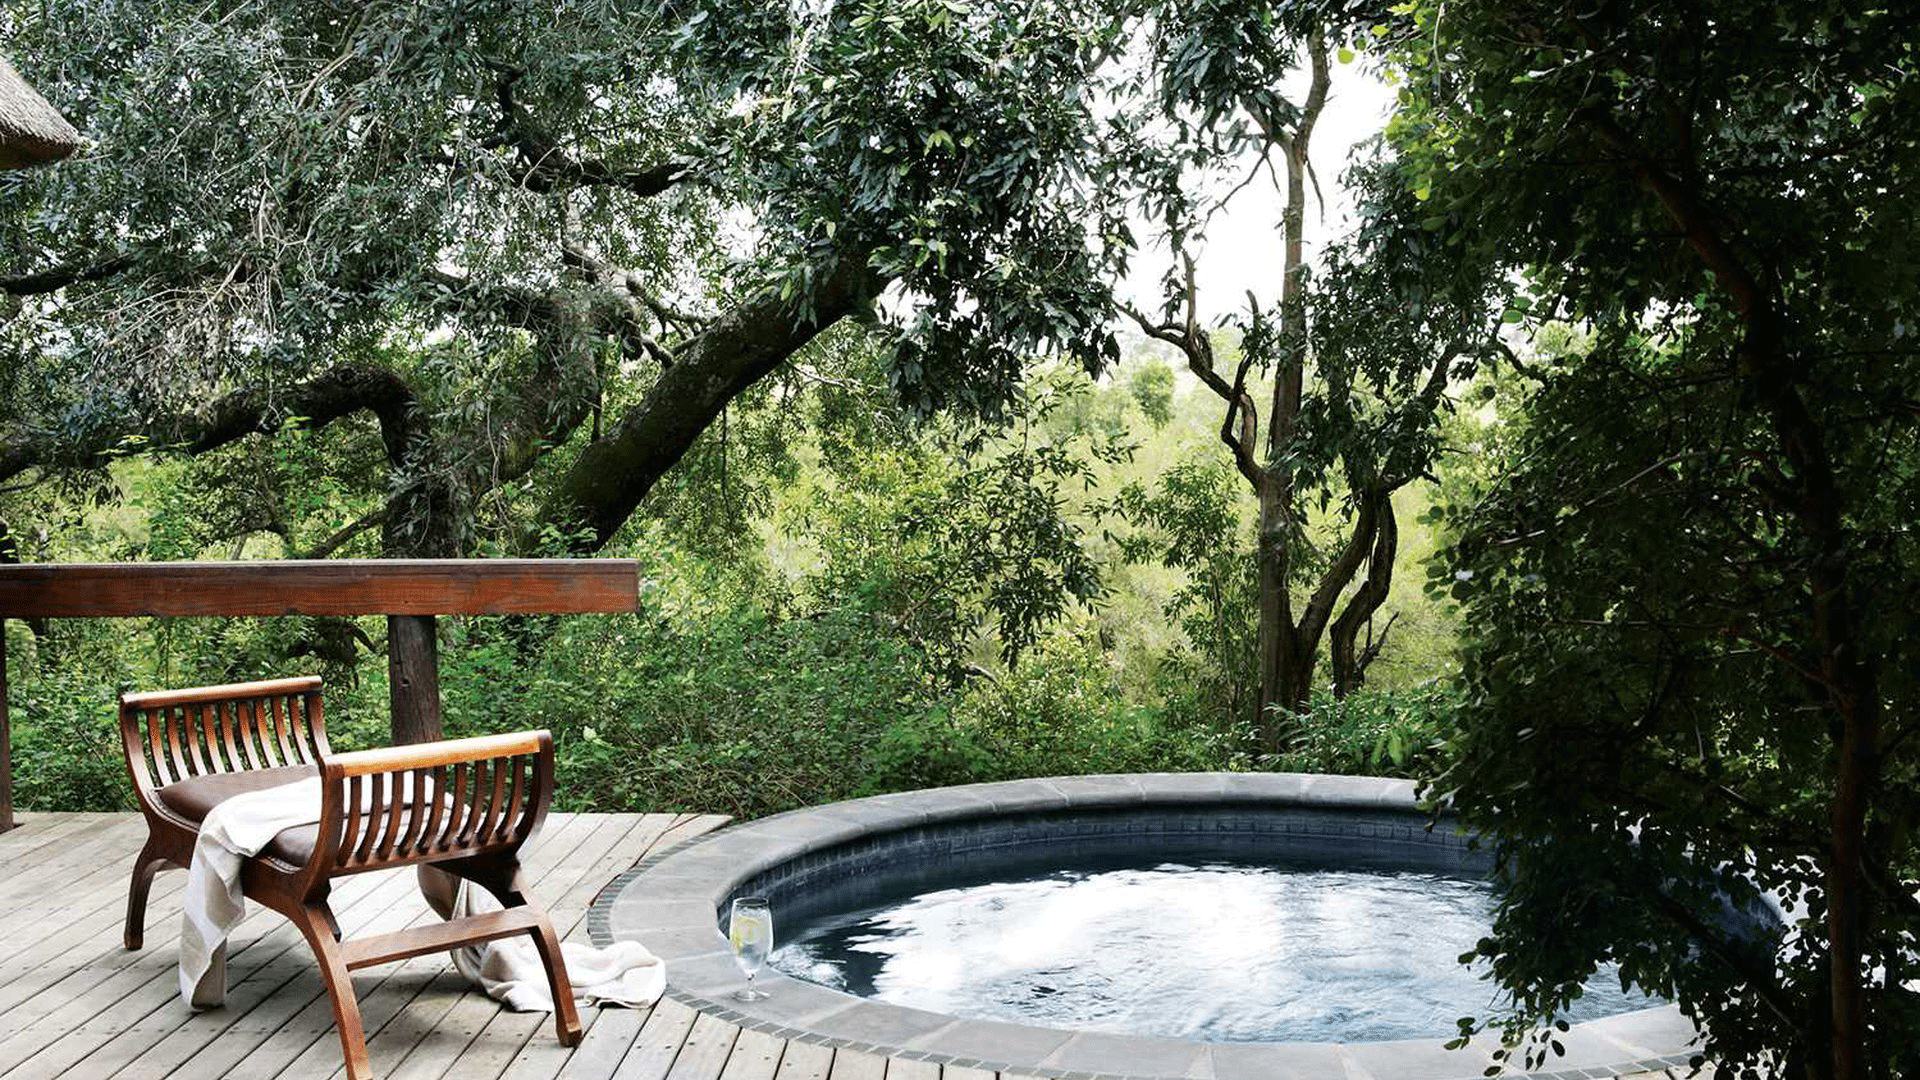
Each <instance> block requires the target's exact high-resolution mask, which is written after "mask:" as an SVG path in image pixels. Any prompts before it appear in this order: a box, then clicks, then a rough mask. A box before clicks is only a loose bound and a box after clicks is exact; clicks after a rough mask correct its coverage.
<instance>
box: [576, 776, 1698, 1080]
mask: <svg viewBox="0 0 1920 1080" xmlns="http://www.w3.org/2000/svg"><path fill="white" fill-rule="evenodd" d="M1207 808H1224V809H1226V810H1228V811H1229V813H1226V814H1224V815H1220V817H1221V820H1219V821H1217V822H1212V823H1207V822H1206V820H1205V818H1203V817H1202V816H1201V812H1202V811H1203V810H1206V809H1207ZM1149 809H1151V811H1152V812H1153V813H1152V815H1151V822H1150V823H1149V824H1148V825H1145V826H1142V825H1140V824H1137V822H1138V821H1141V820H1147V819H1148V818H1149V815H1147V814H1145V813H1142V812H1144V811H1147V810H1149ZM1128 811H1132V812H1133V814H1132V815H1131V816H1128V814H1127V812H1128ZM1086 814H1093V815H1096V816H1099V815H1104V816H1107V817H1109V818H1111V819H1112V820H1114V821H1120V822H1125V823H1128V824H1123V825H1119V826H1112V825H1109V826H1103V827H1102V829H1100V830H1094V831H1102V832H1105V833H1113V834H1116V835H1119V834H1124V835H1119V839H1120V840H1122V841H1126V840H1131V841H1133V842H1137V840H1138V834H1139V833H1140V832H1142V831H1147V832H1155V833H1158V832H1161V831H1162V827H1161V825H1160V824H1159V822H1161V821H1163V820H1164V821H1165V822H1167V823H1168V824H1166V825H1165V828H1166V829H1169V830H1178V829H1186V830H1194V829H1206V830H1209V831H1211V832H1213V833H1216V834H1230V833H1234V832H1244V831H1254V830H1258V831H1260V834H1261V835H1262V836H1263V837H1266V838H1267V839H1268V840H1276V839H1277V841H1278V842H1280V843H1282V844H1283V845H1285V844H1299V845H1305V846H1306V849H1308V850H1316V851H1317V850H1328V851H1338V852H1342V853H1345V852H1348V851H1355V852H1364V851H1366V850H1368V849H1369V847H1372V846H1378V847H1382V848H1385V849H1391V850H1393V851H1395V852H1400V853H1403V854H1404V853H1407V852H1418V853H1419V854H1418V857H1419V858H1421V859H1439V860H1442V861H1445V862H1448V863H1450V864H1452V865H1459V864H1460V863H1461V861H1462V860H1470V859H1472V858H1474V857H1475V856H1474V855H1473V854H1472V853H1470V852H1468V851H1467V845H1466V843H1465V842H1464V841H1463V840H1462V839H1461V838H1459V837H1456V836H1452V835H1451V834H1448V833H1446V831H1445V830H1443V829H1434V830H1431V831H1427V830H1425V829H1424V828H1422V827H1419V826H1420V825H1422V824H1423V822H1422V821H1420V820H1416V816H1418V817H1419V818H1424V815H1423V814H1422V812H1421V811H1420V810H1419V808H1418V807H1417V805H1416V803H1415V800H1414V794H1413V784H1412V783H1411V782H1410V781H1405V780H1387V779H1380V778H1375V777H1361V776H1309V775H1301V774H1290V773H1147V774H1131V775H1121V776H1084V777H1052V778H1047V779H1037V780H1014V781H1007V782H1002V783H994V784H972V785H967V786H964V787H953V788H934V789H929V790H926V791H915V792H904V793H899V794H892V795H880V796H875V797H873V798H868V799H856V800H852V801H849V802H841V803H830V804H827V805H823V806H816V807H809V808H806V809H802V810H795V811H791V812H788V813H785V814H778V815H775V816H773V817H767V818H761V819H759V820H757V821H751V822H746V823H743V824H739V825H734V826H730V827H728V828H724V829H721V830H719V831H716V832H713V833H709V834H707V835H706V836H702V837H697V838H694V839H692V840H689V841H686V842H684V843H682V844H680V845H678V846H676V847H674V848H671V849H669V850H667V851H664V852H662V853H660V854H658V855H656V856H653V857H651V858H649V859H647V860H645V861H644V862H641V863H639V864H638V865H636V866H634V867H633V868H632V869H631V870H628V871H626V872H625V873H623V874H621V875H620V876H618V877H616V878H614V879H613V881H612V882H611V883H609V884H608V886H607V887H606V889H604V890H603V891H602V892H601V894H600V896H599V897H598V898H597V899H596V900H595V901H594V904H593V907H592V909H591V910H590V911H589V913H588V918H587V926H588V931H589V933H590V934H591V936H592V938H593V940H594V941H595V942H596V943H598V944H601V945H605V944H608V943H610V942H612V941H614V940H616V939H620V938H632V939H636V940H639V941H640V942H642V943H643V944H645V945H646V946H647V947H648V948H649V949H651V950H652V951H653V952H655V953H656V954H658V955H660V956H661V957H662V958H663V959H665V961H666V963H667V972H668V986H667V994H668V996H670V997H672V998H674V999H675V1000H676V1001H680V1002H682V1003H684V1004H686V1005H688V1006H691V1007H692V1008H695V1009H698V1010H700V1011H702V1012H708V1013H712V1014H714V1015H715V1016H717V1017H719V1018H720V1019H723V1020H726V1021H728V1022H730V1023H733V1024H736V1025H738V1026H740V1027H743V1028H747V1029H749V1030H753V1031H760V1032H765V1033H767V1034H770V1035H774V1036H776V1037H779V1038H786V1039H799V1040H801V1041H804V1042H810V1043H817V1044H822V1045H827V1046H834V1047H841V1048H846V1049H853V1050H860V1051H866V1052H871V1053H878V1054H884V1055H887V1056H890V1057H898V1058H906V1059H909V1060H924V1061H935V1062H941V1063H945V1064H951V1065H961V1066H970V1067H973V1068H979V1069H990V1070H996V1071H1015V1072H1022V1073H1036V1074H1039V1075H1043V1076H1048V1077H1059V1078H1062V1080H1171V1078H1181V1080H1289V1078H1292V1077H1301V1078H1307V1077H1331V1078H1334V1080H1453V1078H1456V1077H1457V1078H1460V1080H1466V1078H1469V1077H1479V1076H1480V1075H1481V1072H1482V1070H1484V1069H1485V1068H1486V1067H1487V1066H1488V1065H1489V1064H1490V1058H1489V1057H1488V1056H1487V1055H1488V1053H1489V1051H1490V1050H1491V1049H1492V1047H1493V1045H1494V1044H1493V1043H1492V1042H1491V1041H1490V1040H1487V1039H1484V1038H1483V1039H1481V1040H1476V1042H1475V1044H1474V1045H1472V1046H1469V1047H1468V1048H1466V1049H1464V1050H1460V1051H1447V1050H1443V1049H1442V1048H1441V1047H1440V1044H1439V1040H1406V1041H1398V1042H1380V1043H1350V1044H1308V1043H1201V1042H1192V1041H1186V1040H1180V1039H1153V1038H1142V1037H1137V1036H1126V1035H1109V1034H1105V1033H1100V1032H1085V1031H1082V1032H1075V1031H1066V1030H1060V1029H1054V1028H1044V1027H1035V1026H1027V1025H1019V1024H1008V1023H1000V1022H989V1021H979V1020H968V1019H961V1018H956V1017H952V1016H945V1015H942V1014H938V1013H931V1012H925V1011H923V1010H919V1009H909V1008H904V1007H901V1006H897V1005H889V1004H886V1003H884V1002H879V1001H872V1000H868V999H865V998H859V997H854V996H851V995H848V994H844V993H840V992H838V991H835V990H830V989H828V988H826V987H823V986H816V985H814V984H812V983H806V982H802V981H799V980H796V979H792V978H789V977H787V976H785V975H782V974H780V973H779V972H777V971H773V970H772V969H766V970H764V971H763V972H762V974H761V975H760V981H761V982H763V983H765V984H766V985H767V987H768V989H770V990H771V991H772V996H771V997H769V998H768V1000H766V1001H761V1002H753V1003H745V1002H736V1001H734V1000H732V999H731V998H730V997H727V996H726V994H727V992H728V991H730V990H731V989H732V988H733V987H735V986H737V985H739V983H740V975H739V972H738V970H737V969H736V968H735V967H734V966H733V959H732V957H731V956H730V955H729V954H728V952H727V945H726V940H725V938H724V937H723V936H722V935H721V933H720V929H719V912H720V911H721V910H722V909H723V908H724V907H725V905H726V903H727V901H728V899H729V898H730V897H731V896H733V895H735V894H737V893H738V892H740V891H742V886H745V885H749V884H751V885H753V886H754V888H755V889H756V890H761V889H770V890H777V889H779V888H781V887H790V888H793V889H795V890H797V891H799V892H801V893H802V894H804V892H805V891H806V890H807V889H809V888H813V887H815V886H816V885H817V884H818V883H819V882H822V881H827V880H832V879H837V878H845V877H846V876H847V875H848V874H850V873H854V872H856V870H857V863H858V861H859V860H860V859H862V858H871V857H886V856H887V853H894V852H898V851H899V850H903V849H904V846H906V845H912V844H921V845H926V844H939V845H942V846H941V847H940V849H939V850H940V851H941V853H942V854H944V853H945V851H946V847H945V846H944V845H947V844H950V843H952V841H951V840H948V839H944V838H946V837H948V836H950V835H953V834H954V833H955V830H953V829H951V828H948V826H951V825H957V824H959V823H963V822H964V823H978V828H977V829H969V830H968V831H967V832H966V833H962V834H959V835H962V836H971V835H973V834H974V833H975V832H976V831H977V832H979V833H980V835H981V837H982V839H979V840H977V841H973V842H975V843H977V844H980V845H982V846H993V845H995V844H999V843H1017V842H1018V835H1017V834H1019V833H1020V831H1021V830H1022V829H1034V828H1046V829H1051V830H1053V832H1054V833H1055V834H1062V833H1063V832H1066V831H1070V830H1072V829H1073V828H1074V827H1075V825H1074V822H1075V821H1077V820H1078V818H1076V817H1075V816H1074V815H1086ZM1275 815H1278V816H1275ZM1207 816H1209V817H1210V816H1213V815H1211V813H1210V812H1209V814H1208V815H1207ZM1009 822H1011V823H1012V824H1007V823H1009ZM1034 822H1047V823H1049V824H1046V825H1044V826H1037V825H1033V824H1031V823H1034ZM1196 822H1200V823H1199V824H1196ZM1001 834H1009V836H1008V838H1005V839H1003V838H1002V835H1001ZM929 838H932V839H929ZM1109 839H1113V837H1109ZM1427 849H1432V850H1431V851H1428V850H1427ZM876 853H877V854H876ZM849 864H855V868H854V869H850V868H849ZM1693 1036H1694V1031H1693V1029H1692V1027H1691V1025H1690V1024H1688V1023H1687V1021H1686V1020H1685V1019H1684V1018H1683V1017H1681V1016H1680V1014H1679V1011H1678V1010H1677V1009H1675V1008H1674V1007H1672V1006H1662V1007H1660V1008H1654V1009H1646V1010H1641V1011H1639V1012H1633V1013H1626V1014H1622V1015H1620V1016H1613V1017H1606V1018H1603V1019H1600V1020H1594V1021H1589V1022H1587V1023H1583V1024H1576V1025H1574V1027H1573V1030H1572V1031H1571V1032H1569V1033H1568V1034H1567V1035H1566V1036H1565V1037H1563V1039H1562V1042H1563V1043H1564V1044H1565V1046H1566V1050H1567V1054H1566V1056H1565V1057H1564V1058H1560V1059H1556V1060H1554V1061H1553V1062H1551V1063H1550V1066H1549V1068H1547V1069H1546V1070H1543V1071H1541V1072H1538V1073H1535V1074H1533V1075H1534V1076H1535V1077H1538V1078H1540V1080H1573V1078H1576V1077H1577V1078H1581V1080H1587V1078H1593V1077H1613V1076H1624V1075H1627V1074H1631V1073H1638V1072H1650V1071H1655V1070H1660V1069H1664V1068H1669V1067H1673V1066H1681V1067H1684V1066H1685V1065H1686V1062H1687V1060H1688V1058H1689V1057H1690V1056H1691V1053H1692V1052H1691V1050H1690V1048H1689V1044H1690V1041H1691V1040H1692V1038H1693Z"/></svg>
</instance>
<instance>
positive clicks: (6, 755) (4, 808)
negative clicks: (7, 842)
mask: <svg viewBox="0 0 1920 1080" xmlns="http://www.w3.org/2000/svg"><path fill="white" fill-rule="evenodd" d="M13 826H14V821H13V728H12V727H10V726H9V724H8V720H7V618H6V616H4V615H0V832H6V831H7V830H8V829H11V828H13Z"/></svg>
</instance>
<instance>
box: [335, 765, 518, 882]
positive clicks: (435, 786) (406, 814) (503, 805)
mask: <svg viewBox="0 0 1920 1080" xmlns="http://www.w3.org/2000/svg"><path fill="white" fill-rule="evenodd" d="M320 775H321V781H320V785H321V786H320V790H321V794H320V799H321V811H320V813H321V818H320V820H321V821H322V822H324V823H326V825H327V828H324V829H322V831H321V836H320V838H319V844H320V846H319V849H318V850H316V852H315V854H314V858H313V859H312V863H311V868H312V870H313V872H314V873H315V874H316V875H326V876H339V875H342V874H358V873H364V872H366V871H369V870H379V869H383V868H386V867H390V866H398V865H402V864H405V863H418V862H439V861H442V860H447V859H461V858H471V857H474V856H479V855H488V854H495V853H501V852H514V851H517V849H518V848H519V847H520V845H521V844H522V843H524V842H525V841H526V839H527V838H528V837H529V836H531V835H532V834H533V832H534V830H535V829H537V828H539V827H540V822H541V819H542V818H543V817H544V816H545V815H546V811H547V803H548V800H549V798H550V796H551V794H552V791H553V736H552V735H550V734H549V733H547V732H545V731H523V732H516V733H513V734H507V735H487V736H482V737H480V738H474V739H449V740H444V741H441V742H435V743H420V744H415V745H411V746H394V747H386V748H383V749H379V750H364V751H360V752H358V753H350V754H335V755H332V756H330V757H328V758H327V759H326V760H325V761H324V762H323V763H322V765H321V774H320Z"/></svg>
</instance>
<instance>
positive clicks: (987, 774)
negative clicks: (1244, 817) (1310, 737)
mask: <svg viewBox="0 0 1920 1080" xmlns="http://www.w3.org/2000/svg"><path fill="white" fill-rule="evenodd" d="M1246 734H1247V733H1246V732H1245V731H1232V730H1225V731H1223V730H1220V729H1218V728H1192V727H1185V726H1181V725H1179V724H1177V723H1175V722H1173V721H1171V720H1170V719H1169V715H1168V714H1167V713H1165V712H1163V711H1161V710H1158V709H1153V708H1150V707H1146V706H1142V705H1140V704H1137V703H1134V702H1130V701H1128V700H1127V698H1126V696H1125V695H1123V694H1121V693H1120V692H1119V686H1118V683H1117V679H1116V672H1115V671H1114V670H1113V669H1112V667H1111V665H1110V664H1109V663H1108V661H1107V659H1106V657H1105V655H1104V653H1103V652H1102V651H1101V650H1100V649H1099V648H1098V646H1097V645H1096V644H1093V643H1090V642H1089V641H1088V640H1087V636H1086V635H1084V634H1076V633H1062V634H1056V635H1054V636H1052V637H1049V638H1048V639H1046V641H1045V642H1043V643H1042V645H1041V647H1040V649H1039V651H1038V653H1037V655H1035V657H1034V658H1033V662H1032V663H1028V664H1023V665H1021V666H1020V667H1019V668H1018V669H1016V670H1013V671H1009V672H1007V673H1005V674H1004V675H1002V676H1000V677H998V678H994V679H979V680H976V681H974V682H973V683H972V684H970V685H969V686H968V687H967V689H966V691H965V692H964V693H963V694H961V695H960V696H959V698H958V700H957V701H956V702H955V703H954V704H953V705H952V707H951V709H950V710H948V709H942V710H938V711H931V712H928V713H923V714H921V715H919V716H917V717H914V718H911V719H909V720H907V721H906V722H904V723H902V724H899V725H896V726H895V727H893V728H892V729H890V730H889V731H887V732H886V733H885V735H884V736H883V737H882V739H881V741H880V743H879V744H878V746H877V747H876V748H875V752H874V758H873V765H872V772H871V774H870V777H869V779H868V782H867V785H866V787H865V789H864V791H865V792H867V793H872V792H879V791H893V790H901V789H906V788H913V787H924V786H928V785H930V784H959V783H977V782H982V781H989V780H1007V779H1014V778H1018V777H1023V776H1057V775H1062V774H1073V773H1117V772H1142V771H1149V772H1164V771H1183V770H1209V769H1244V768H1247V767H1248V765H1249V761H1248V759H1247V758H1246V757H1245V755H1244V750H1243V749H1242V748H1243V747H1244V746H1245V743H1246Z"/></svg>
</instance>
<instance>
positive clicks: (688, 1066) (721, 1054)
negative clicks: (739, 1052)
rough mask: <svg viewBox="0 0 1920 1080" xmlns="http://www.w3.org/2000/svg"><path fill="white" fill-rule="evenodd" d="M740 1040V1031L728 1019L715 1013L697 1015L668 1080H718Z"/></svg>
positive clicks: (667, 1077)
mask: <svg viewBox="0 0 1920 1080" xmlns="http://www.w3.org/2000/svg"><path fill="white" fill-rule="evenodd" d="M676 1004H677V1003H676ZM739 1039H740V1029H739V1028H737V1027H734V1026H733V1025H732V1024H729V1023H727V1022H726V1021H725V1020H722V1019H720V1018H719V1017H717V1016H714V1015H713V1014H712V1013H697V1014H695V1016H694V1020H693V1027H692V1029H691V1030H689V1031H688V1032H687V1040H686V1042H684V1043H682V1044H681V1045H680V1053H679V1056H677V1057H675V1058H674V1059H673V1067H672V1068H670V1069H668V1070H667V1074H666V1080H719V1077H720V1073H721V1071H722V1070H724V1069H725V1068H726V1066H727V1058H729V1057H731V1056H732V1055H733V1046H734V1043H736V1042H738V1041H739Z"/></svg>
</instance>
